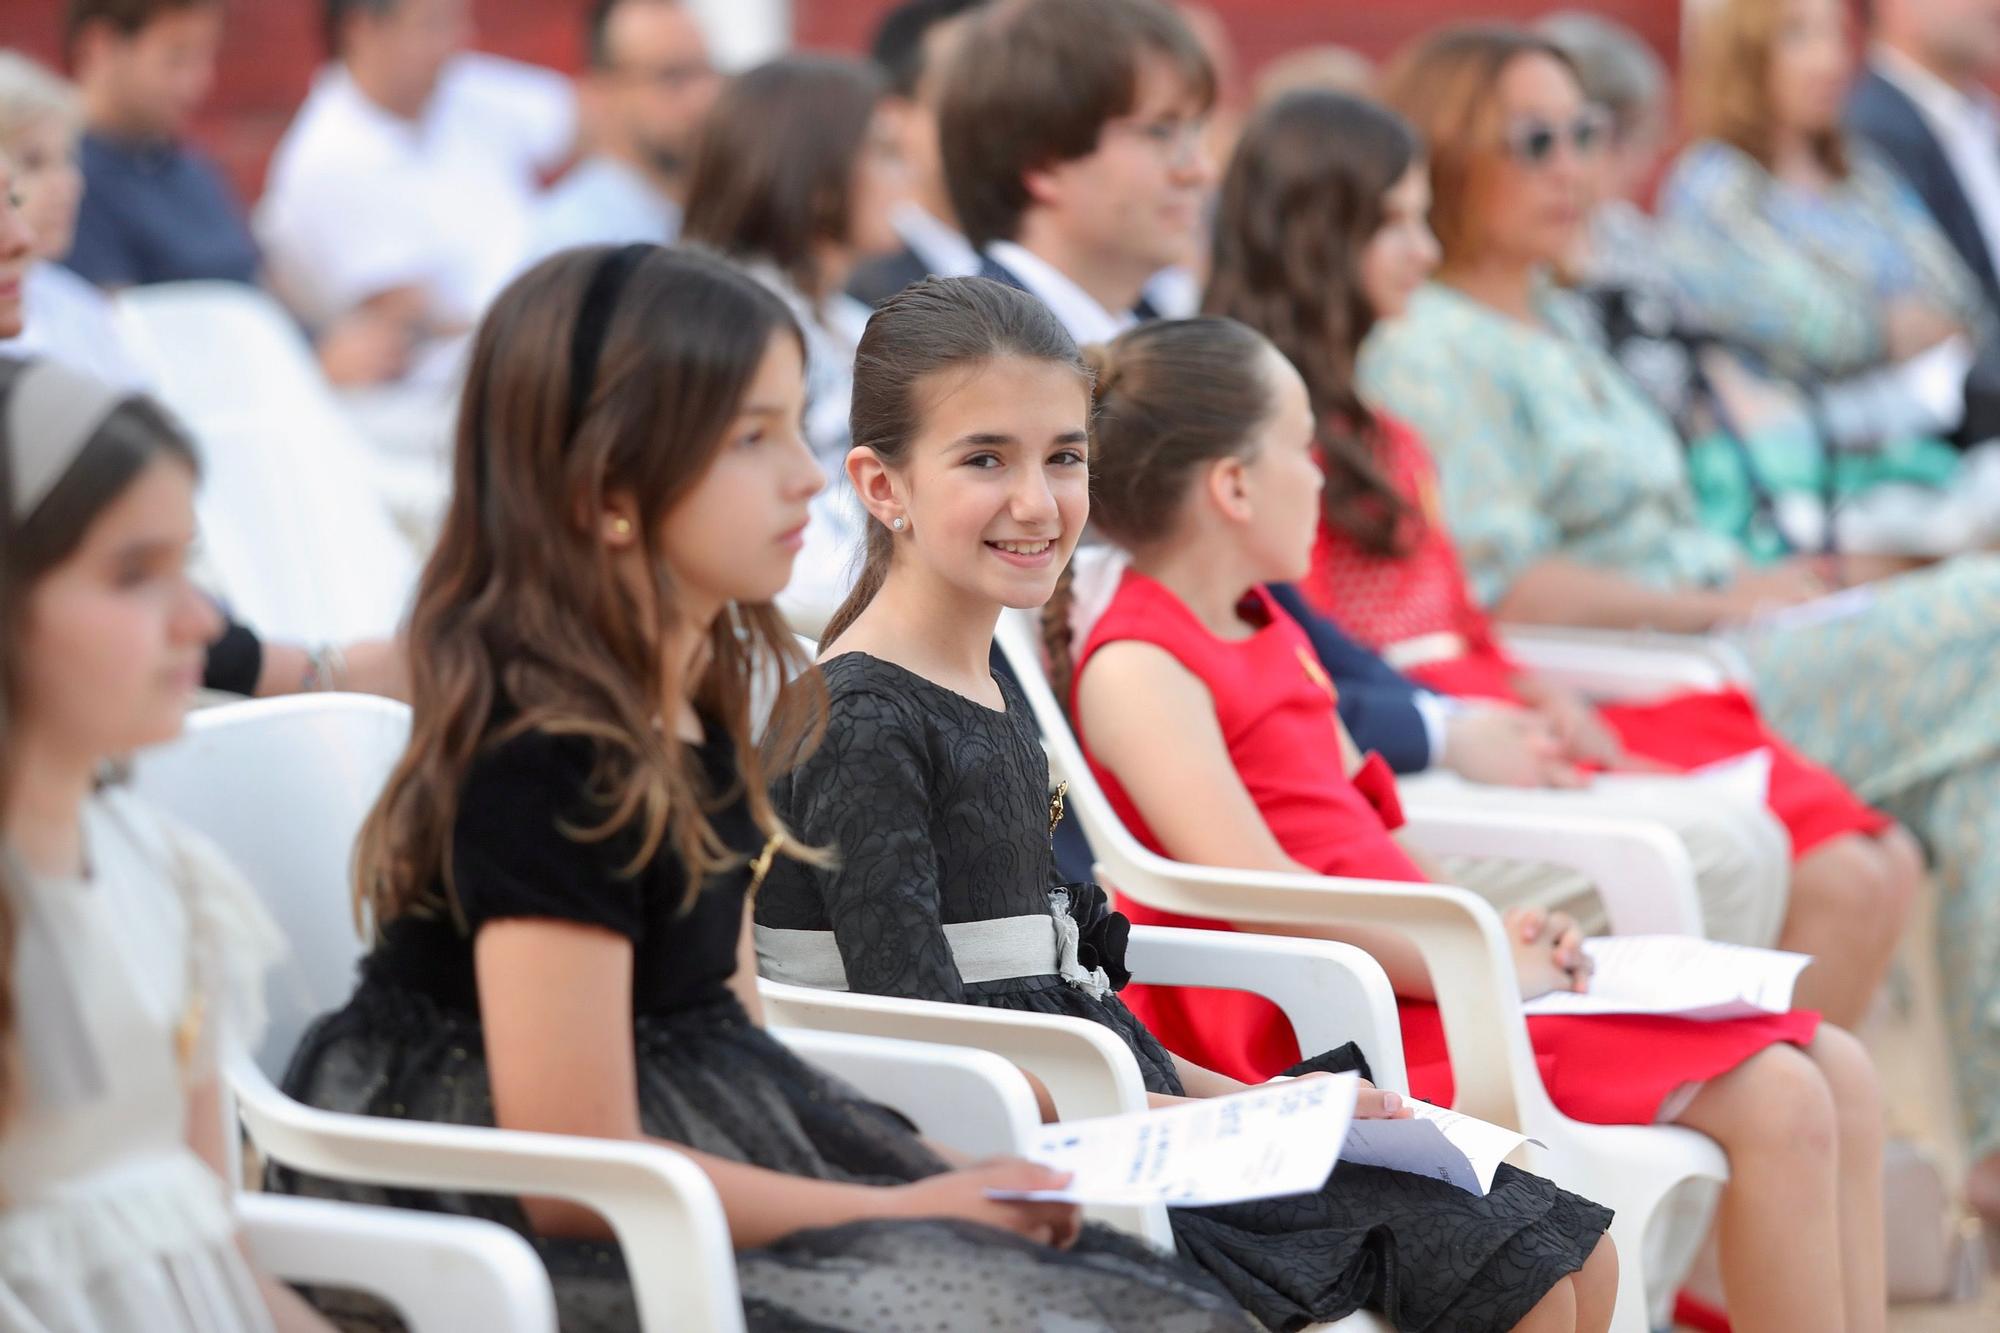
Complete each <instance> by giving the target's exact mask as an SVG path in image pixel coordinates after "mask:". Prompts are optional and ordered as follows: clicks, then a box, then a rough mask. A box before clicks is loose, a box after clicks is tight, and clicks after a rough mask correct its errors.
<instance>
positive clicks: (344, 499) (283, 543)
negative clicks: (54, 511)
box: [118, 282, 446, 643]
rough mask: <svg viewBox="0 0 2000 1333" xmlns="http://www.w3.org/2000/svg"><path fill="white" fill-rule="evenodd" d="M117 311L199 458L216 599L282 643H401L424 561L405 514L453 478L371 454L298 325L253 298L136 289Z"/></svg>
mask: <svg viewBox="0 0 2000 1333" xmlns="http://www.w3.org/2000/svg"><path fill="white" fill-rule="evenodd" d="M118 310H119V315H120V318H121V320H122V321H123V323H124V325H125V326H126V329H127V332H128V337H129V340H130V342H131V344H132V348H133V351H134V354H135V355H137V356H138V357H139V358H140V359H141V361H142V362H143V363H144V364H145V365H146V368H147V369H148V370H149V371H150V372H151V374H152V376H153V379H154V382H155V384H156V386H157V389H158V392H159V395H160V397H161V398H162V399H163V400H164V402H165V403H166V405H167V406H168V407H169V408H171V409H172V410H173V412H174V414H175V415H176V416H177V417H179V419H180V420H181V421H182V422H183V423H184V424H185V425H186V426H187V428H188V430H189V432H190V433H191V434H192V435H193V436H194V439H195V442H196V444H197V446H198V447H199V449H200V452H201V461H202V469H203V478H202V486H201V490H200V492H199V493H198V495H197V497H196V511H197V513H198V515H199V517H200V519H201V530H202V541H203V544H204V546H205V548H206V553H207V557H208V561H209V563H210V565H211V566H212V568H213V570H214V572H215V574H216V576H217V580H218V586H217V588H216V589H215V591H216V592H217V593H218V594H220V595H221V596H222V598H223V599H224V600H225V601H226V602H227V603H228V604H229V606H230V608H231V610H232V611H233V612H234V613H235V614H236V615H237V616H238V617H239V618H241V619H242V620H244V621H246V622H247V623H248V624H250V625H251V627H252V628H254V629H256V630H257V631H258V633H260V634H262V635H263V636H265V637H266V638H271V639H283V640H290V641H303V642H309V643H312V642H322V641H325V642H348V641H352V640H355V639H366V638H380V637H385V636H387V635H389V634H390V633H392V632H393V631H394V630H395V628H396V625H397V622H398V621H399V620H400V619H401V617H402V614H403V611H404V605H405V603H406V602H407V600H408V598H409V596H410V593H411V590H412V589H413V588H414V586H415V582H416V575H417V565H418V561H417V556H416V552H415V551H414V549H413V548H412V547H411V544H410V542H409V540H408V539H407V538H406V537H405V536H404V535H403V533H402V531H401V530H399V529H398V527H397V524H396V521H395V518H394V516H393V515H394V511H395V509H396V508H397V507H398V506H402V507H408V508H412V509H415V510H421V509H424V508H425V507H427V506H428V507H429V508H431V509H435V508H437V507H439V506H441V504H442V500H443V497H444V494H445V487H446V478H445V476H444V473H443V469H442V467H441V466H440V465H437V464H434V463H413V462H411V461H409V460H405V461H404V462H403V463H402V464H401V465H400V466H398V465H397V464H395V463H393V462H391V461H389V460H387V459H385V458H384V457H383V456H382V455H381V454H380V453H379V452H377V451H375V450H373V449H371V448H370V447H369V445H368V444H367V442H366V441H364V440H363V439H362V438H361V437H360V436H359V434H358V432H356V430H355V429H354V427H353V425H352V424H351V423H350V422H349V421H348V419H347V418H346V417H345V416H344V415H343V414H342V412H341V409H340V406H339V404H338V403H337V402H336V401H335V400H334V398H333V395H332V392H331V390H330V389H329V388H328V386H327V384H326V381H325V380H324V379H323V378H322V377H321V375H320V373H319V367H318V364H317V362H316V361H315V360H314V359H313V356H312V350H311V348H310V347H308V346H307V344H306V341H305V338H304V337H303V336H302V335H301V334H300V332H299V330H298V327H297V326H296V325H295V324H294V323H293V322H292V321H291V319H290V317H289V316H287V315H286V314H285V312H284V311H283V310H282V309H280V308H279V307H278V305H277V304H276V303H275V302H274V301H272V300H271V298H270V297H268V296H266V295H265V294H263V293H262V292H259V291H257V290H256V289H255V288H251V287H245V286H243V285H242V284H240V283H232V282H190V283H166V284H160V285H157V286H146V287H134V288H131V289H129V290H128V291H125V292H123V293H121V294H120V295H119V297H118Z"/></svg>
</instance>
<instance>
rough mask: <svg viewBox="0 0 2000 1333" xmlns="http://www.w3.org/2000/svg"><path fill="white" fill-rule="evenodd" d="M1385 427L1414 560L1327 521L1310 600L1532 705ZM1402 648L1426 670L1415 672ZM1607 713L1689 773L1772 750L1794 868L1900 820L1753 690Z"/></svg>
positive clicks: (1775, 805) (1344, 621)
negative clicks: (1791, 740) (1771, 712)
mask: <svg viewBox="0 0 2000 1333" xmlns="http://www.w3.org/2000/svg"><path fill="white" fill-rule="evenodd" d="M1378 420H1379V421H1380V423H1381V435H1380V439H1381V458H1382V462H1383V464H1384V466H1385V468H1386V470H1387V471H1388V474H1389V477H1390V480H1391V481H1392V482H1393V484H1394V485H1395V486H1396V487H1397V489H1399V490H1400V491H1401V492H1402V493H1403V495H1404V496H1405V498H1407V499H1408V500H1409V501H1410V503H1411V504H1412V505H1413V506H1414V507H1415V508H1416V511H1417V512H1416V514H1415V515H1414V516H1413V517H1412V518H1411V520H1410V530H1409V531H1408V533H1407V545H1406V550H1407V552H1408V553H1407V554H1406V555H1402V556H1381V555H1374V554H1371V553H1369V552H1366V551H1363V550H1361V548H1360V547H1359V546H1357V545H1356V544H1355V542H1354V539H1353V538H1351V537H1349V536H1348V535H1347V534H1346V533H1343V532H1335V531H1334V530H1332V529H1331V528H1329V527H1327V526H1326V525H1325V524H1324V523H1322V524H1321V525H1320V530H1319V540H1318V542H1317V543H1316V545H1315V547H1314V550H1313V563H1312V572H1311V573H1310V574H1309V575H1308V576H1307V577H1306V579H1305V581H1304V582H1303V583H1301V584H1300V585H1299V591H1300V592H1301V593H1302V594H1303V595H1304V596H1305V599H1306V601H1307V602H1308V603H1309V604H1310V605H1311V606H1312V607H1313V609H1314V610H1316V611H1319V612H1320V613H1321V614H1323V615H1326V616H1328V617H1330V618H1331V619H1332V620H1333V621H1334V622H1335V623H1337V624H1338V625H1339V626H1340V627H1341V628H1342V629H1344V630H1346V631H1347V632H1348V633H1349V634H1350V635H1352V636H1353V637H1354V638H1356V639H1358V640H1360V641H1361V642H1362V643H1365V644H1367V645H1368V646H1369V647H1370V648H1373V649H1375V650H1376V651H1377V652H1380V653H1383V654H1384V655H1385V656H1387V657H1389V658H1390V660H1391V661H1393V662H1396V663H1397V665H1399V666H1401V667H1402V668H1403V670H1404V671H1405V672H1406V673H1407V674H1408V675H1410V676H1411V677H1413V678H1414V679H1416V680H1418V681H1420V682H1422V683H1423V684H1424V685H1427V686H1429V687H1430V688H1431V689H1433V690H1436V691H1437V692H1438V693H1440V694H1448V695H1455V696H1459V697H1462V698H1473V699H1494V700H1499V701H1502V702H1505V703H1514V704H1519V703H1523V702H1524V701H1523V699H1522V698H1521V695H1520V693H1519V691H1518V690H1517V689H1516V687H1515V684H1514V682H1515V681H1516V680H1517V679H1518V678H1519V677H1520V676H1521V675H1523V674H1524V672H1523V670H1522V668H1521V667H1520V666H1518V665H1517V664H1516V663H1515V662H1514V661H1513V659H1512V658H1510V657H1508V655H1507V652H1506V650H1505V649H1504V648H1502V647H1501V646H1500V644H1499V643H1498V642H1497V641H1496V640H1495V639H1494V637H1493V627H1492V624H1491V622H1490V621H1488V620H1487V618H1486V613H1485V612H1484V611H1483V610H1481V609H1480V608H1479V607H1478V606H1477V605H1475V604H1474V603H1473V600H1472V594H1471V592H1470V590H1469V589H1468V587H1467V585H1466V581H1465V571H1464V569H1463V567H1462V566H1460V564H1459V561H1458V551H1457V548H1456V547H1454V546H1453V545H1452V541H1451V534H1450V533H1449V532H1448V531H1446V529H1445V526H1444V522H1443V516H1442V515H1443V511H1442V509H1441V508H1440V506H1439V504H1438V499H1437V471H1436V467H1435V465H1434V464H1433V463H1432V461H1431V458H1430V454H1429V452H1428V451H1427V450H1426V449H1425V448H1424V444H1423V441H1422V440H1421V439H1420V438H1418V436H1417V434H1416V432H1415V431H1413V430H1412V429H1411V428H1410V427H1409V426H1407V425H1405V424H1404V423H1402V422H1400V421H1398V420H1396V419H1395V418H1393V417H1386V416H1384V417H1379V418H1378ZM1398 648H1402V649H1404V650H1405V651H1406V652H1409V651H1412V650H1414V651H1415V652H1417V653H1420V654H1421V656H1422V659H1423V660H1421V661H1410V662H1409V663H1408V664H1407V665H1406V664H1405V662H1404V661H1402V660H1399V658H1401V657H1402V656H1403V654H1399V653H1398V651H1397V649H1398ZM1598 712H1599V714H1600V715H1601V716H1602V717H1603V719H1604V722H1605V724H1606V725H1607V726H1608V727H1610V729H1611V731H1612V733H1613V734H1614V735H1616V736H1617V737H1618V739H1619V741H1620V742H1621V743H1622V744H1623V745H1624V746H1625V748H1626V750H1628V751H1629V752H1631V753H1632V754H1635V755H1640V756H1643V757H1645V758H1647V759H1651V760H1654V761H1656V762H1659V763H1662V764H1665V765H1667V766H1668V767H1670V768H1677V769H1681V770H1683V771H1686V770H1688V769H1692V768H1698V767H1700V766H1701V765H1703V764H1708V763H1713V762H1715V761H1717V760H1722V759H1730V758H1733V757H1735V756H1736V755H1740V754H1744V753H1747V752H1748V751H1751V750H1755V749H1758V748H1759V747H1762V748H1766V749H1768V750H1770V752H1771V785H1770V792H1769V795H1768V797H1767V800H1766V804H1767V805H1768V806H1769V807H1770V810H1771V813H1772V814H1773V815H1775V816H1777V818H1778V820H1779V822H1781V823H1782V824H1784V826H1785V828H1786V830H1787V831H1788V832H1789V833H1790V834H1791V837H1792V857H1793V859H1794V860H1796V859H1797V858H1799V857H1802V856H1804V855H1805V854H1806V853H1807V852H1810V851H1811V850H1812V849H1813V848H1815V847H1817V846H1819V845H1820V844H1821V843H1823V842H1826V841H1827V840H1828V839H1831V838H1837V837H1840V836H1842V835H1844V834H1848V833H1863V834H1874V833H1880V832H1882V831H1883V830H1884V829H1886V828H1888V827H1889V826H1890V824H1891V823H1892V822H1893V821H1891V820H1890V819H1889V817H1888V816H1887V815H1884V814H1882V813H1880V812H1879V811H1876V810H1872V809H1870V808H1869V807H1868V806H1866V805H1864V804H1862V802H1861V801H1860V799H1859V798H1857V797H1856V796H1855V795H1854V794H1853V793H1852V792H1850V791H1849V790H1848V789H1847V786H1846V784H1844V783H1843V782H1841V780H1840V779H1839V778H1837V777H1835V776H1834V775H1833V774H1832V773H1830V772H1828V771H1827V770H1826V769H1823V768H1821V767H1819V766H1818V765H1817V764H1814V763H1812V762H1811V761H1810V760H1808V759H1806V758H1805V757H1804V756H1802V755H1800V754H1799V753H1798V752H1797V751H1795V750H1794V749H1792V747H1791V746H1789V745H1787V744H1786V743H1785V742H1784V741H1783V740H1782V739H1780V738H1779V737H1778V736H1777V734H1776V733H1774V732H1773V731H1771V729H1770V728H1769V727H1767V726H1765V725H1764V720H1763V718H1762V717H1761V716H1760V715H1759V714H1758V712H1757V705H1756V704H1755V702H1753V701H1752V700H1751V698H1750V696H1749V695H1747V694H1745V693H1744V692H1743V691H1741V690H1735V689H1730V690H1712V691H1711V690H1691V691H1688V692H1686V693H1683V694H1676V695H1671V696H1668V697H1666V698H1663V699H1657V700H1654V701H1652V702H1650V703H1639V704H1607V705H1604V706H1602V707H1600V708H1599V709H1598Z"/></svg>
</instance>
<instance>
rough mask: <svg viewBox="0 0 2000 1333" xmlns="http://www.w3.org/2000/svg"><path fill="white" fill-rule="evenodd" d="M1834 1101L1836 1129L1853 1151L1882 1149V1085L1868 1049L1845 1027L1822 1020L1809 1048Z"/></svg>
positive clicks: (1844, 1143)
mask: <svg viewBox="0 0 2000 1333" xmlns="http://www.w3.org/2000/svg"><path fill="white" fill-rule="evenodd" d="M1806 1053H1807V1054H1808V1055H1809V1056H1810V1057H1811V1058H1812V1062H1813V1063H1814V1064H1815V1065H1817V1066H1818V1067H1819V1072H1820V1077H1821V1078H1822V1079H1823V1080H1825V1082H1826V1088H1827V1095H1828V1096H1829V1097H1830V1098H1831V1099H1832V1102H1833V1114H1834V1123H1835V1130H1836V1132H1837V1133H1838V1134H1839V1136H1840V1142H1841V1143H1842V1145H1843V1146H1844V1147H1846V1148H1847V1150H1848V1151H1849V1152H1852V1151H1854V1150H1855V1149H1857V1148H1859V1149H1862V1150H1864V1151H1876V1152H1879V1151H1880V1149H1881V1143H1882V1137H1883V1125H1882V1086H1881V1080H1880V1079H1878V1078H1877V1077H1876V1074H1875V1065H1874V1062H1873V1061H1872V1060H1870V1059H1869V1058H1868V1052H1867V1051H1866V1050H1865V1049H1863V1047H1862V1045H1861V1043H1860V1042H1859V1041H1857V1040H1856V1039H1855V1037H1854V1035H1853V1034H1852V1033H1850V1032H1848V1031H1846V1030H1845V1029H1843V1028H1837V1027H1834V1026H1833V1025H1831V1024H1822V1025H1821V1027H1820V1030H1819V1032H1818V1034H1817V1035H1816V1036H1814V1037H1813V1040H1812V1045H1811V1046H1809V1047H1807V1048H1806Z"/></svg>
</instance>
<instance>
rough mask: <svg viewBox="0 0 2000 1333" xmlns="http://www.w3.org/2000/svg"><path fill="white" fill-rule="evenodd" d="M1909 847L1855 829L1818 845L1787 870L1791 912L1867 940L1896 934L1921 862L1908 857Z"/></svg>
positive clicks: (1901, 924) (1907, 905)
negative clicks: (1790, 871) (1833, 924)
mask: <svg viewBox="0 0 2000 1333" xmlns="http://www.w3.org/2000/svg"><path fill="white" fill-rule="evenodd" d="M1911 850H1913V849H1903V848H1892V847H1891V846H1889V845H1887V844H1886V843H1884V842H1882V841H1879V840H1877V839H1875V838H1870V837H1865V836H1863V835H1861V834H1858V833H1850V834H1844V835H1842V836H1841V837H1838V838H1833V839H1830V840H1829V841H1827V842H1824V843H1821V844H1820V845H1819V846H1818V847H1815V848H1813V850H1812V851H1810V852H1808V853H1807V854H1806V855H1805V856H1804V857H1803V858H1801V859H1800V861H1799V863H1798V865H1797V867H1796V868H1795V869H1794V871H1793V874H1792V904H1793V910H1794V911H1800V912H1809V913H1812V914H1814V915H1815V916H1818V917H1820V918H1821V919H1823V920H1826V921H1832V922H1838V923H1840V925H1841V926H1842V928H1843V929H1845V930H1847V931H1849V932H1852V933H1854V934H1857V935H1861V936H1864V937H1866V938H1869V939H1879V938H1882V937H1884V936H1888V937H1890V938H1894V937H1895V936H1897V935H1899V934H1901V932H1902V929H1903V921H1904V918H1906V917H1907V916H1908V915H1909V912H1910V903H1911V902H1912V900H1913V899H1914V898H1915V896H1916V885H1917V880H1918V878H1920V876H1921V863H1920V862H1917V863H1914V865H1913V863H1912V862H1911V861H1910V859H1909V856H1910V851H1911ZM1913 870H1914V873H1913Z"/></svg>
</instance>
